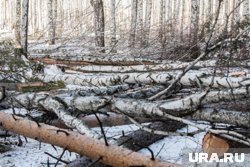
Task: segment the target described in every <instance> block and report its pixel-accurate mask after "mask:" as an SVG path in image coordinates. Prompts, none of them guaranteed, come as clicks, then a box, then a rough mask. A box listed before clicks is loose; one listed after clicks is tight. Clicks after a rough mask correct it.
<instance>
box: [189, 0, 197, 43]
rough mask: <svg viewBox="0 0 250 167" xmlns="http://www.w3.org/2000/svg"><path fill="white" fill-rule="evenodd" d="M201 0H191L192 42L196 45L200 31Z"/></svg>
mask: <svg viewBox="0 0 250 167" xmlns="http://www.w3.org/2000/svg"><path fill="white" fill-rule="evenodd" d="M198 1H199V0H191V23H190V31H191V38H192V44H193V45H196V44H197V40H198V31H199V2H198Z"/></svg>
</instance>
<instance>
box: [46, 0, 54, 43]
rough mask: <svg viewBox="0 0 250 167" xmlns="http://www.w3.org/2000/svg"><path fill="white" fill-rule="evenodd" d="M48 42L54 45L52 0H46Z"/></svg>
mask: <svg viewBox="0 0 250 167" xmlns="http://www.w3.org/2000/svg"><path fill="white" fill-rule="evenodd" d="M47 6H48V13H47V15H48V27H49V28H48V29H49V30H48V39H49V40H48V44H49V45H54V44H55V37H54V17H53V0H48V4H47Z"/></svg>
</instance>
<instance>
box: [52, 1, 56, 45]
mask: <svg viewBox="0 0 250 167" xmlns="http://www.w3.org/2000/svg"><path fill="white" fill-rule="evenodd" d="M52 6H53V39H54V43H55V41H56V28H57V0H53V4H52Z"/></svg>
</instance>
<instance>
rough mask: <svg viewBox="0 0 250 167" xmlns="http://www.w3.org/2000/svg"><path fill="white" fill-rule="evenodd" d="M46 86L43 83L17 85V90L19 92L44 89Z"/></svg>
mask: <svg viewBox="0 0 250 167" xmlns="http://www.w3.org/2000/svg"><path fill="white" fill-rule="evenodd" d="M44 85H45V84H44V83H42V82H33V83H19V84H16V90H17V91H19V92H24V91H27V89H34V88H39V87H43V86H44Z"/></svg>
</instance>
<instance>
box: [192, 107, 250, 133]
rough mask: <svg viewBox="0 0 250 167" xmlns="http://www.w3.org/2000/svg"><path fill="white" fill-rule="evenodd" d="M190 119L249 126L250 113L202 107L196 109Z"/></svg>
mask: <svg viewBox="0 0 250 167" xmlns="http://www.w3.org/2000/svg"><path fill="white" fill-rule="evenodd" d="M192 119H195V120H202V121H211V122H213V123H222V122H223V123H225V124H231V125H236V126H243V127H247V128H249V127H250V113H249V112H239V111H231V110H223V109H218V110H217V109H212V108H202V109H199V110H197V111H196V112H195V113H194V114H193V115H192Z"/></svg>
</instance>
